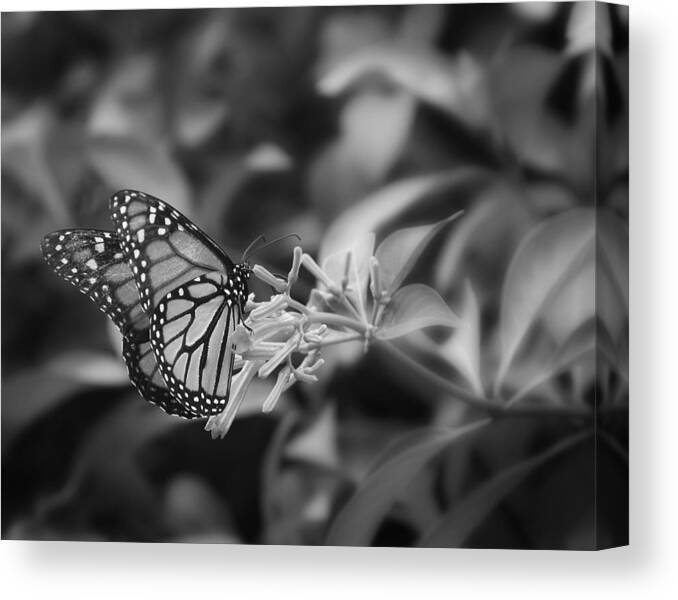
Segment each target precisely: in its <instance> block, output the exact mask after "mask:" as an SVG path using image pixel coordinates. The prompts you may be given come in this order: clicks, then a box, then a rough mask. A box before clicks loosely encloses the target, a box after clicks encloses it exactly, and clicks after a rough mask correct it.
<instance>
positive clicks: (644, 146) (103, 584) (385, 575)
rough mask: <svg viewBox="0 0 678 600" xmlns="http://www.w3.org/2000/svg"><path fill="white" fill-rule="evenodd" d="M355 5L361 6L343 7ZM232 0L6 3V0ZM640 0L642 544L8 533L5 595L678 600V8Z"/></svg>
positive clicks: (635, 245)
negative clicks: (310, 542)
mask: <svg viewBox="0 0 678 600" xmlns="http://www.w3.org/2000/svg"><path fill="white" fill-rule="evenodd" d="M349 3H355V4H359V3H358V2H341V3H340V2H335V3H331V4H349ZM371 3H375V4H376V3H378V2H371ZM225 4H226V3H223V2H209V1H203V2H186V1H184V2H153V1H149V0H146V1H142V2H130V1H128V0H117V1H116V2H115V3H113V2H110V1H109V2H105V3H94V2H89V3H83V2H70V1H64V2H61V3H59V4H58V6H55V3H54V2H51V3H48V2H20V1H12V2H7V1H5V0H2V3H1V8H2V10H3V11H5V10H28V9H41V8H42V9H44V8H59V9H70V8H86V7H90V8H94V6H95V5H97V8H98V7H99V6H101V5H103V6H102V7H104V8H127V7H134V6H137V7H139V6H144V7H179V6H188V5H193V6H216V5H221V6H223V5H225ZM228 4H229V5H243V4H247V5H260V6H261V5H276V4H277V5H281V4H302V3H299V2H290V3H276V2H248V3H242V2H240V3H228ZM314 4H330V3H328V2H318V3H314ZM630 4H631V27H632V59H631V90H632V94H631V109H632V115H631V123H632V127H631V141H632V144H631V164H632V168H631V196H632V209H631V239H632V243H631V311H632V315H631V340H632V341H631V374H632V393H631V398H632V400H631V401H632V420H631V427H632V441H631V444H632V446H631V477H632V480H631V481H632V485H631V511H632V528H631V539H632V546H631V547H630V548H626V549H620V550H613V551H608V552H602V553H574V552H573V553H565V552H512V551H461V550H416V551H412V550H398V549H393V550H389V549H378V550H374V549H369V550H368V549H339V548H295V547H287V548H280V547H252V546H249V547H246V546H238V547H228V546H188V545H187V546H179V545H156V544H153V545H141V544H91V543H29V542H2V543H1V544H0V586H1V588H0V589H1V590H2V592H4V597H6V598H12V599H14V598H22V597H26V598H41V597H45V598H50V599H52V598H56V599H59V598H68V599H72V598H92V597H95V598H98V597H109V596H110V597H116V598H118V597H138V596H142V595H143V596H144V597H146V598H168V599H172V598H182V599H191V600H193V599H196V598H205V597H208V596H209V597H215V596H217V597H223V598H234V599H235V598H237V599H238V600H241V599H249V598H267V599H268V598H271V599H276V600H278V599H282V598H322V599H324V598H342V599H350V600H353V599H362V598H383V597H388V598H390V599H395V600H397V599H410V598H415V599H418V598H422V599H423V598H429V597H430V598H436V597H439V596H440V595H444V597H454V598H473V599H476V598H485V597H487V598H502V599H504V598H507V597H514V596H515V597H519V598H521V599H529V598H535V599H536V598H538V599H540V600H543V599H544V598H548V599H549V600H558V599H561V598H563V599H568V600H571V599H572V598H573V597H577V596H579V597H582V598H594V597H603V598H606V597H615V598H652V599H654V598H666V597H678V594H677V593H676V589H675V588H676V584H677V581H678V551H677V549H676V548H677V547H678V516H677V515H678V487H677V484H676V481H677V480H678V451H677V450H678V444H677V440H678V393H677V389H678V386H677V385H676V375H677V373H678V352H677V351H676V339H677V336H678V318H677V315H678V297H677V296H678V295H677V293H676V292H677V290H678V287H677V286H676V274H678V264H677V263H678V208H677V207H678V164H677V163H678V161H677V154H678V152H677V149H676V146H677V142H678V137H677V136H678V116H677V115H678V93H677V92H678V86H676V77H678V68H677V64H678V47H677V44H676V41H677V40H678V18H676V17H678V14H677V13H678V11H676V7H677V6H678V3H677V2H675V0H642V1H641V0H632V1H631V3H630ZM36 43H39V40H37V41H36ZM36 443H41V441H40V440H36Z"/></svg>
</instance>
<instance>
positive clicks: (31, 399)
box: [2, 368, 83, 448]
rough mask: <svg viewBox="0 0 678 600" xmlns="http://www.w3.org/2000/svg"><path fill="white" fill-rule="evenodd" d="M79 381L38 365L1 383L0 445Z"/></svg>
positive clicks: (79, 386)
mask: <svg viewBox="0 0 678 600" xmlns="http://www.w3.org/2000/svg"><path fill="white" fill-rule="evenodd" d="M82 388H83V384H82V382H81V381H77V380H75V379H72V378H70V377H64V376H63V375H61V374H59V373H55V372H53V371H48V370H45V369H42V368H36V369H28V370H26V371H23V372H21V373H17V374H16V375H13V376H11V377H9V378H7V379H5V378H3V382H2V447H3V448H7V447H8V446H9V445H11V443H12V441H13V440H14V439H15V438H16V436H17V435H18V434H19V433H21V431H23V430H24V429H25V428H26V427H28V426H29V425H30V424H31V423H33V422H34V421H36V420H37V419H39V418H40V417H41V416H42V415H44V414H46V413H47V412H49V411H50V410H52V409H54V408H56V407H57V406H58V405H59V404H60V403H61V402H64V401H65V400H67V399H68V398H69V397H71V396H72V395H73V394H75V393H76V392H77V391H78V390H80V389H82Z"/></svg>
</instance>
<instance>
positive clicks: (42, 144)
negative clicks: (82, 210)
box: [2, 104, 70, 226]
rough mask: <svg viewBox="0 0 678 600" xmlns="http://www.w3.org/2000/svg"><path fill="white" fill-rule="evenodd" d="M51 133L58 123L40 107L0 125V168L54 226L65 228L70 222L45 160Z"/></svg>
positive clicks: (50, 112)
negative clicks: (30, 198)
mask: <svg viewBox="0 0 678 600" xmlns="http://www.w3.org/2000/svg"><path fill="white" fill-rule="evenodd" d="M55 132H58V122H57V120H56V119H55V116H54V114H53V111H52V110H51V109H50V108H49V107H48V106H46V105H43V104H36V105H33V106H31V107H30V108H27V109H26V110H25V111H23V112H22V113H21V114H20V115H19V116H18V117H16V118H15V119H13V120H12V121H10V122H9V123H3V125H2V168H3V171H7V172H9V173H11V174H12V175H13V176H14V177H15V178H16V179H17V181H18V182H20V183H21V185H22V186H24V188H25V189H26V190H28V191H29V192H30V193H31V194H32V195H34V196H35V198H37V199H38V200H39V201H40V202H41V203H42V205H43V207H44V209H45V211H46V212H47V213H48V214H49V215H50V217H51V218H52V219H53V221H54V223H56V224H57V225H61V226H65V225H67V224H68V223H69V221H70V216H69V210H68V207H67V205H66V199H65V198H64V196H63V194H62V191H61V187H60V186H59V181H58V178H57V177H56V175H55V173H54V172H53V169H52V166H51V165H50V160H49V145H50V137H51V136H53V135H54V134H55ZM9 214H11V213H9Z"/></svg>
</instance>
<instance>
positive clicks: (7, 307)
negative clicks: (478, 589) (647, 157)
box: [1, 2, 629, 550]
mask: <svg viewBox="0 0 678 600" xmlns="http://www.w3.org/2000/svg"><path fill="white" fill-rule="evenodd" d="M628 27H629V20H628V9H627V7H625V6H621V5H613V4H606V3H596V2H567V3H561V2H527V3H505V4H471V3H470V4H449V5H445V4H435V5H433V4H432V5H426V4H418V5H412V6H367V5H366V6H324V7H312V6H307V7H306V6H304V7H276V8H231V9H182V10H138V11H97V10H93V11H78V12H24V13H4V14H3V15H2V190H1V191H2V288H1V289H2V537H3V539H20V540H79V541H101V542H103V541H126V542H193V543H236V544H281V545H341V546H400V547H438V548H505V549H564V550H596V549H605V548H610V547H615V546H620V545H625V544H627V543H628V402H629V394H628V390H629V375H628V294H629V292H628V215H629V210H628V178H629V165H628V95H629V94H628ZM36 40H39V43H36Z"/></svg>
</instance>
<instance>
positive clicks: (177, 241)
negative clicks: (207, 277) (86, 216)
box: [110, 190, 234, 314]
mask: <svg viewBox="0 0 678 600" xmlns="http://www.w3.org/2000/svg"><path fill="white" fill-rule="evenodd" d="M110 210H111V217H112V219H113V222H114V223H115V227H116V232H117V234H118V237H119V238H120V245H121V247H122V250H123V253H124V254H125V257H126V258H127V260H128V261H129V264H130V266H131V267H132V271H133V275H134V278H135V281H136V283H137V287H138V288H139V296H140V298H141V301H142V305H143V307H144V310H146V312H147V313H149V314H150V313H151V312H152V311H153V309H154V308H155V307H156V306H157V305H158V303H159V302H160V300H161V299H162V298H163V297H164V296H165V295H166V294H167V293H169V292H170V291H172V290H173V289H176V288H178V287H179V286H181V285H182V284H183V283H186V282H187V281H190V280H191V279H194V278H195V277H198V276H200V275H204V274H205V273H208V272H211V271H221V272H222V273H226V272H228V270H229V269H231V268H232V267H233V266H234V265H233V262H232V261H231V260H230V259H229V258H228V257H227V256H226V255H225V254H224V252H223V251H222V250H221V249H220V248H219V246H218V245H217V244H216V243H215V242H214V241H213V240H211V239H210V238H209V237H208V236H207V235H206V234H205V233H203V232H202V231H200V230H199V229H198V228H197V227H196V226H195V225H194V224H193V223H192V222H191V221H190V220H189V219H187V218H186V217H185V216H184V215H182V214H181V213H180V212H179V211H177V210H176V209H174V208H172V207H171V206H170V205H168V204H166V203H165V202H163V201H162V200H159V199H157V198H154V197H153V196H150V195H148V194H144V193H143V192H137V191H132V190H123V191H120V192H118V193H116V194H114V195H113V196H112V197H111V202H110Z"/></svg>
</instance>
